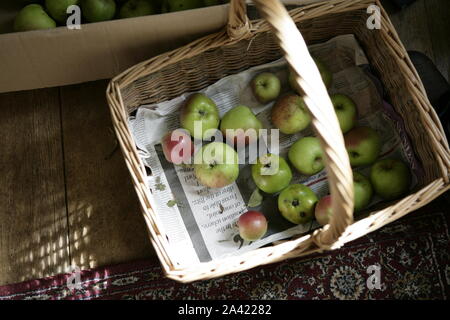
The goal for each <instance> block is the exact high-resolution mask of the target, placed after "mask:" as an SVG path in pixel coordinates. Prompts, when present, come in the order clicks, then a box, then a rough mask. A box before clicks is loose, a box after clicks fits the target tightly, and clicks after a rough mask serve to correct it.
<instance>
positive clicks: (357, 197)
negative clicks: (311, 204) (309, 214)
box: [314, 172, 373, 226]
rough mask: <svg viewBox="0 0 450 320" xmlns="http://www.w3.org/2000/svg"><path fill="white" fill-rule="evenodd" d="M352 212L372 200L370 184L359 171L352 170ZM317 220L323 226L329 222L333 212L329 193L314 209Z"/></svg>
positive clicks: (359, 209)
mask: <svg viewBox="0 0 450 320" xmlns="http://www.w3.org/2000/svg"><path fill="white" fill-rule="evenodd" d="M353 192H354V202H355V205H354V210H353V211H354V212H355V213H356V212H359V211H361V210H362V209H364V208H365V207H367V206H368V205H369V203H370V200H372V194H373V190H372V185H371V184H370V181H369V179H368V178H367V177H365V176H364V175H362V174H360V173H359V172H353ZM314 214H315V217H316V220H317V222H318V223H319V224H320V225H322V226H324V225H326V224H328V223H330V219H331V216H332V214H333V211H332V208H331V195H327V196H325V197H322V198H321V199H320V200H319V202H318V203H317V205H316V208H315V211H314Z"/></svg>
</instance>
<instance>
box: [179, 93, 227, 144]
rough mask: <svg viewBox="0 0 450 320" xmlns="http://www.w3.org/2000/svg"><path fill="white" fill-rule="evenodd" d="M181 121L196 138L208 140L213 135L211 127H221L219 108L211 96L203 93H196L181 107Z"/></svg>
mask: <svg viewBox="0 0 450 320" xmlns="http://www.w3.org/2000/svg"><path fill="white" fill-rule="evenodd" d="M180 122H181V126H182V127H183V128H184V129H186V130H187V131H189V133H190V134H191V136H193V137H194V138H195V139H199V140H201V139H204V140H208V139H210V138H211V137H212V135H213V133H212V131H213V130H210V129H217V128H218V127H219V122H220V116H219V110H218V109H217V106H216V104H215V103H214V101H212V100H211V99H210V98H208V97H207V96H205V95H204V94H202V93H194V94H193V95H191V96H190V97H189V98H188V99H187V100H186V103H185V104H184V105H183V107H182V108H181V111H180ZM200 126H201V127H200ZM207 130H209V132H206V131H207Z"/></svg>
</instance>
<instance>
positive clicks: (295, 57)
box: [107, 0, 450, 282]
mask: <svg viewBox="0 0 450 320" xmlns="http://www.w3.org/2000/svg"><path fill="white" fill-rule="evenodd" d="M253 2H254V3H255V4H256V5H257V7H258V9H259V11H260V12H261V14H262V16H263V17H264V20H256V21H251V22H250V21H249V20H248V19H247V17H246V6H245V3H244V1H241V0H232V1H231V3H230V17H229V23H228V26H227V28H226V29H225V30H223V31H221V32H218V33H215V34H212V35H210V36H207V37H204V38H201V39H199V40H197V41H194V42H192V43H190V44H189V45H186V46H184V47H182V48H179V49H177V50H174V51H171V52H168V53H165V54H162V55H160V56H157V57H154V58H152V59H150V60H147V61H144V62H142V63H140V64H137V65H135V66H133V67H132V68H130V69H128V70H126V71H125V72H123V73H122V74H120V75H118V76H117V77H115V78H114V79H112V80H111V82H110V84H109V86H108V89H107V99H108V103H109V105H110V108H111V113H112V119H113V124H114V128H115V131H116V135H117V138H118V140H119V143H120V146H121V148H122V151H123V154H124V157H125V162H126V165H127V167H128V169H129V171H130V174H131V177H132V180H133V183H134V187H135V189H136V192H137V195H138V198H139V201H140V204H141V208H142V212H143V214H144V217H145V221H146V223H147V225H148V230H149V233H150V238H151V241H152V244H153V246H154V248H155V250H156V253H157V254H158V256H159V259H160V261H161V264H162V266H163V269H164V271H165V273H166V275H167V276H168V277H170V278H172V279H175V280H178V281H182V282H190V281H194V280H199V279H208V278H213V277H218V276H222V275H225V274H228V273H232V272H238V271H241V270H245V269H249V268H252V267H255V266H258V265H262V264H267V263H273V262H276V261H280V260H283V259H287V258H293V257H298V256H304V255H308V254H311V253H313V252H320V251H323V250H328V249H336V248H339V247H340V246H342V245H343V244H344V243H346V242H348V241H351V240H353V239H356V238H358V237H360V236H363V235H365V234H367V233H369V232H372V231H374V230H376V229H378V228H380V227H382V226H384V225H386V224H388V223H390V222H392V221H394V220H396V219H399V218H400V217H402V216H404V215H405V214H407V213H409V212H411V211H413V210H415V209H418V208H419V207H421V206H423V205H425V204H427V203H428V202H430V201H431V200H433V199H434V198H436V197H437V196H439V195H440V194H442V193H443V192H445V191H446V190H448V189H449V186H450V185H449V169H450V152H449V147H448V142H447V140H446V138H445V135H444V134H443V129H442V126H441V124H440V122H439V119H438V117H437V115H436V113H435V112H434V110H433V108H432V107H431V105H430V103H429V101H428V98H427V96H426V93H425V89H424V87H423V85H422V83H421V81H420V78H419V76H418V74H417V72H416V70H415V69H414V67H413V65H412V63H411V61H410V59H409V57H408V55H407V53H406V50H405V48H404V47H403V45H402V44H401V42H400V40H399V37H398V35H397V33H396V31H395V29H394V27H393V26H392V24H391V22H390V20H389V18H388V16H387V14H386V12H385V11H384V10H383V9H382V7H381V4H380V3H379V2H378V1H376V2H375V3H376V4H377V5H378V6H379V7H380V8H381V9H382V10H381V13H382V15H381V19H382V21H381V29H380V30H370V29H368V28H367V27H366V20H367V18H368V14H367V11H366V10H367V8H368V7H369V6H370V5H372V4H374V1H373V0H355V1H348V0H332V1H322V2H319V3H315V4H311V5H308V6H305V7H302V8H297V9H294V10H291V11H290V12H289V13H288V12H287V11H286V10H285V8H284V7H283V6H282V5H281V4H280V3H279V1H278V0H264V1H263V0H255V1H253ZM289 15H290V17H291V18H292V19H289ZM298 30H300V31H301V34H300V33H299V32H298ZM349 33H351V34H354V35H355V36H356V38H357V39H358V41H359V42H360V44H361V45H362V47H363V49H364V50H365V52H366V55H367V57H368V59H369V61H370V63H371V65H372V66H373V67H374V69H375V70H376V71H377V73H378V76H379V77H380V79H381V80H382V82H383V84H384V87H385V89H386V91H387V93H388V95H389V97H390V99H391V102H392V104H393V106H394V108H395V110H396V111H397V112H398V113H399V114H400V115H402V117H403V120H404V123H405V127H406V131H407V133H408V135H409V137H410V138H411V140H412V143H413V146H414V149H415V153H416V155H417V157H418V159H419V160H420V162H421V163H422V165H423V168H424V174H423V176H421V177H419V182H418V186H417V187H416V188H415V190H413V191H412V192H411V193H410V194H409V195H408V196H406V197H404V198H403V199H401V200H399V201H396V202H392V203H384V204H382V206H380V207H379V208H378V210H377V211H374V212H372V213H371V214H370V215H368V216H367V217H365V218H364V219H361V220H359V221H357V222H354V223H353V216H352V211H353V186H352V171H351V168H350V165H349V160H348V156H347V152H346V150H345V147H344V143H343V137H342V133H341V131H340V129H339V124H338V121H337V118H336V115H335V113H334V109H333V107H332V104H331V101H330V99H329V97H328V94H327V93H326V88H325V87H324V85H323V82H322V81H321V80H320V74H319V72H318V70H317V67H316V66H315V64H314V63H313V60H312V58H311V56H310V55H309V53H308V50H307V47H306V44H308V45H310V44H314V43H318V42H323V41H326V40H328V39H330V38H333V37H335V36H338V35H342V34H349ZM283 54H284V55H285V57H286V59H287V61H288V62H289V64H290V66H291V67H292V69H293V70H294V71H295V73H296V74H297V82H298V84H299V85H300V87H301V88H302V90H303V93H304V99H305V102H306V104H307V106H308V108H309V110H310V113H311V115H312V119H313V127H314V129H315V131H316V134H317V136H318V137H319V138H320V140H321V143H322V147H323V148H324V150H325V153H326V158H327V165H326V169H327V172H328V179H329V184H330V191H331V194H332V195H333V200H334V201H333V210H334V211H333V212H335V214H334V216H333V218H332V220H331V222H330V224H329V225H327V226H325V227H323V228H321V229H319V230H316V231H314V232H313V233H312V234H308V235H305V236H302V237H300V238H297V239H293V240H288V241H284V242H281V243H279V244H277V245H273V246H269V247H264V248H261V249H257V250H253V251H251V252H248V253H245V254H242V255H240V256H238V257H231V258H226V259H222V260H219V261H216V260H215V261H212V262H208V263H200V264H198V265H195V266H193V267H192V268H189V269H179V268H177V267H175V266H174V263H173V262H172V259H171V255H170V245H169V243H168V241H167V239H166V235H165V234H164V233H163V232H162V231H161V228H160V227H159V226H160V225H161V224H160V222H159V221H158V217H157V215H156V214H155V212H154V211H153V209H152V207H151V205H150V200H149V199H150V189H149V188H148V186H147V185H146V182H145V181H146V179H145V177H146V172H145V168H144V165H143V163H142V161H141V160H140V158H139V156H138V153H137V149H136V146H135V143H134V141H133V137H132V135H131V133H130V129H129V127H128V125H127V123H128V122H127V119H128V116H129V114H130V112H132V111H133V110H135V109H136V108H138V107H139V106H140V105H142V104H149V103H156V102H160V101H164V100H168V99H172V98H175V97H177V96H179V95H181V94H183V93H185V92H192V91H196V90H200V89H203V88H204V87H206V86H208V85H210V84H212V83H214V82H216V81H217V80H219V79H221V78H223V77H225V76H227V75H230V74H235V73H238V72H240V71H243V70H245V69H248V68H250V67H253V66H256V65H260V64H263V63H267V62H270V61H273V60H275V59H278V58H280V57H282V56H283ZM317 106H320V108H319V107H317Z"/></svg>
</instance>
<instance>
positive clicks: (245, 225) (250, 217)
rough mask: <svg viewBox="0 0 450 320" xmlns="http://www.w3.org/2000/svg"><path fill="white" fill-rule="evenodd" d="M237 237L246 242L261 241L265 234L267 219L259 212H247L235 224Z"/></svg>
mask: <svg viewBox="0 0 450 320" xmlns="http://www.w3.org/2000/svg"><path fill="white" fill-rule="evenodd" d="M237 225H238V228H239V235H240V236H241V238H242V239H244V240H247V241H256V240H259V239H261V238H262V237H263V236H264V235H265V234H266V232H267V225H268V224H267V219H266V217H265V216H264V214H262V213H261V212H259V211H247V212H246V213H244V214H242V215H241V216H240V217H239V220H238V222H237Z"/></svg>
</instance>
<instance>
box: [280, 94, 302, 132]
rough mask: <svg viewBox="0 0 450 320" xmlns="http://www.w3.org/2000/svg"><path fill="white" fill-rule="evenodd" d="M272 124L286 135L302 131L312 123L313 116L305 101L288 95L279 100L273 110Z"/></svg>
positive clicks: (296, 96) (293, 95)
mask: <svg viewBox="0 0 450 320" xmlns="http://www.w3.org/2000/svg"><path fill="white" fill-rule="evenodd" d="M271 118H272V123H273V124H274V126H275V127H277V128H278V129H279V130H280V131H281V132H282V133H284V134H294V133H297V132H300V131H302V130H303V129H305V128H306V127H308V126H309V124H310V123H311V116H310V115H309V111H308V109H307V107H306V104H305V102H304V101H303V99H302V98H301V97H300V96H298V95H296V94H287V95H284V96H283V97H281V98H280V99H278V100H277V102H276V103H275V105H274V106H273V108H272V114H271Z"/></svg>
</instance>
